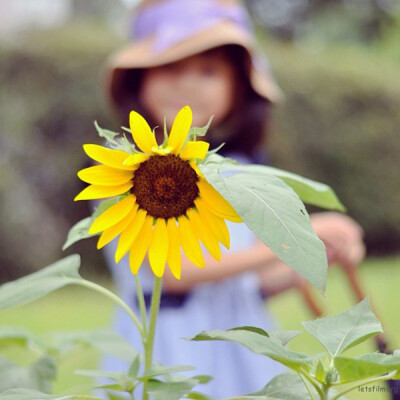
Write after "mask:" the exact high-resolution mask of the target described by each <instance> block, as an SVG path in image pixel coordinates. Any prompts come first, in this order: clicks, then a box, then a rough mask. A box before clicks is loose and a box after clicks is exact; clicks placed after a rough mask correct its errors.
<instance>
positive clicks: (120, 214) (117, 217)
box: [89, 194, 136, 235]
mask: <svg viewBox="0 0 400 400" xmlns="http://www.w3.org/2000/svg"><path fill="white" fill-rule="evenodd" d="M135 201H136V198H135V196H134V195H132V194H131V195H129V196H128V197H126V198H125V199H123V200H121V201H119V202H118V203H117V204H114V205H113V206H112V207H110V208H108V209H107V210H106V211H104V212H103V213H102V214H101V215H99V216H98V217H97V218H96V219H95V221H94V222H93V223H92V225H91V227H90V228H89V233H90V234H91V235H92V234H95V233H99V232H102V231H104V230H106V229H107V228H110V227H111V226H113V225H115V224H117V223H118V222H119V221H122V220H123V219H124V218H125V217H126V216H127V215H128V214H129V212H130V211H131V210H132V208H133V206H134V205H135Z"/></svg>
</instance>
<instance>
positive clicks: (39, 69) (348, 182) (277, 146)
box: [0, 23, 400, 279]
mask: <svg viewBox="0 0 400 400" xmlns="http://www.w3.org/2000/svg"><path fill="white" fill-rule="evenodd" d="M118 42H119V39H118V38H117V37H115V36H113V35H111V34H110V33H109V32H108V31H107V30H106V28H105V27H103V26H101V25H96V24H93V23H92V24H77V23H76V24H73V25H71V26H67V27H65V28H63V29H61V30H57V31H49V32H42V33H41V34H35V35H34V34H32V35H30V38H29V40H26V41H25V42H24V43H23V44H20V45H18V46H14V47H13V48H7V49H6V48H3V49H0V87H1V94H0V104H1V106H0V120H1V121H2V123H1V125H0V163H1V166H2V174H1V176H0V218H1V224H0V236H1V238H2V240H0V265H1V266H2V272H1V275H2V276H0V278H2V279H7V278H11V277H14V276H16V275H20V274H21V273H24V272H27V271H29V270H32V269H35V268H39V267H42V266H43V265H46V264H48V263H50V262H52V261H54V260H55V259H57V258H59V257H60V256H61V250H60V248H61V245H62V242H63V241H64V239H65V236H66V234H67V231H68V229H69V227H70V226H72V224H73V223H75V222H76V221H78V220H79V219H81V218H82V217H84V216H85V215H87V213H88V210H87V205H86V204H83V203H74V202H73V198H74V196H75V195H76V193H78V192H79V190H80V189H81V188H82V187H83V186H81V184H80V183H79V181H78V179H77V178H76V172H77V171H78V170H79V169H80V168H82V166H83V165H84V164H85V163H86V162H87V160H86V157H85V155H84V153H83V151H82V150H81V145H82V144H83V143H87V142H93V141H97V140H98V139H97V136H96V134H95V131H94V128H93V121H94V120H97V121H98V122H99V123H100V125H102V126H105V127H108V128H110V129H118V125H117V123H116V121H115V120H113V119H112V118H111V115H110V113H109V111H108V107H107V105H106V104H105V103H104V98H103V93H102V87H101V74H102V66H103V65H104V60H105V58H106V56H107V55H108V54H109V52H110V51H112V50H113V49H115V47H116V46H117V44H118ZM267 50H268V54H269V56H270V59H271V61H272V64H273V68H274V70H275V72H276V74H277V76H278V79H279V82H280V83H281V86H282V88H283V89H284V91H285V92H286V101H285V102H284V103H283V104H282V105H281V106H279V107H277V108H276V110H275V114H274V117H275V118H274V123H273V129H272V132H271V137H270V144H269V145H270V149H271V153H272V160H273V162H274V163H275V164H276V165H277V166H279V167H283V168H286V169H289V170H291V171H295V172H298V173H301V174H304V175H306V176H309V177H311V178H315V179H319V180H321V181H324V182H327V183H329V184H331V185H332V186H333V187H334V188H335V189H336V190H337V192H338V194H339V195H340V197H341V198H342V200H343V201H344V203H345V204H346V205H347V207H348V209H349V212H350V214H351V215H353V216H354V217H355V218H357V219H358V220H359V221H360V222H361V224H362V225H363V226H364V228H365V230H366V235H367V241H368V243H369V244H370V246H371V249H372V250H376V251H378V250H382V251H390V250H395V249H396V246H397V248H398V246H399V244H400V214H399V208H400V207H399V205H400V204H399V201H400V200H399V199H400V196H399V194H400V190H399V189H400V187H399V186H400V180H399V179H398V172H399V170H400V168H399V167H400V165H399V156H400V140H399V137H400V133H399V127H400V113H399V110H400V82H399V79H398V73H397V71H396V72H394V71H393V70H392V69H391V68H390V67H388V66H386V64H385V63H384V62H383V61H381V62H380V65H379V66H377V65H376V62H375V60H374V58H373V57H372V56H368V55H362V54H361V55H360V54H353V53H348V52H345V51H341V52H336V53H335V52H334V51H330V52H327V53H326V54H323V56H320V55H318V57H317V55H314V56H313V55H309V54H305V53H302V52H300V51H299V50H295V49H293V48H292V47H291V46H285V45H282V44H280V45H271V44H270V45H269V46H268V49H267ZM73 251H80V252H81V253H83V256H84V265H87V264H89V265H91V266H92V267H93V268H94V266H96V265H98V263H101V257H100V256H99V254H98V252H97V251H96V250H95V246H94V243H93V242H90V243H87V244H85V243H82V244H79V245H77V246H76V247H75V248H74V249H73ZM103 267H104V266H102V268H103Z"/></svg>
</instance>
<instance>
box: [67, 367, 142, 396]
mask: <svg viewBox="0 0 400 400" xmlns="http://www.w3.org/2000/svg"><path fill="white" fill-rule="evenodd" d="M75 374H76V375H82V376H88V377H91V378H107V379H110V380H111V381H113V382H115V383H117V384H118V385H119V386H120V387H121V388H122V389H123V391H125V392H130V391H131V390H133V389H134V387H135V383H136V379H134V378H131V377H130V376H129V375H128V374H127V373H126V372H110V371H101V370H77V371H75ZM103 386H104V385H103ZM117 390H118V389H117Z"/></svg>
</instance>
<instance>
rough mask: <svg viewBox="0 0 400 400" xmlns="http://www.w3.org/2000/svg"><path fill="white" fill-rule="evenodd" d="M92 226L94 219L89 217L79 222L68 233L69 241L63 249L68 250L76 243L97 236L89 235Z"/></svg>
mask: <svg viewBox="0 0 400 400" xmlns="http://www.w3.org/2000/svg"><path fill="white" fill-rule="evenodd" d="M90 225H92V218H91V217H87V218H84V219H82V220H80V221H79V222H77V223H76V224H75V225H74V226H73V227H72V228H71V229H70V230H69V232H68V236H67V240H66V241H65V243H64V244H63V247H62V249H63V250H66V249H68V247H70V246H72V245H73V244H74V243H76V242H79V241H80V240H83V239H88V238H90V237H93V236H96V235H90V234H89V228H90Z"/></svg>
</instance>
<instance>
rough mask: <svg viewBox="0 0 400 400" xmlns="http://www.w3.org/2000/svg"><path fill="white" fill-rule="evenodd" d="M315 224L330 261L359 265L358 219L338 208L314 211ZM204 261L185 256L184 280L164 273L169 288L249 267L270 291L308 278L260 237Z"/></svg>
mask: <svg viewBox="0 0 400 400" xmlns="http://www.w3.org/2000/svg"><path fill="white" fill-rule="evenodd" d="M311 224H312V226H313V228H314V231H315V233H316V234H317V235H318V237H319V238H320V239H321V240H322V241H323V242H324V243H325V246H326V249H327V255H328V261H329V263H330V264H334V263H338V264H341V265H344V266H346V265H350V266H357V265H358V264H359V263H360V262H361V261H362V260H363V258H364V256H365V247H364V243H363V239H362V236H363V232H362V229H361V228H360V226H359V225H358V224H357V223H356V222H355V221H354V220H352V219H351V218H349V217H348V216H346V215H343V214H339V213H336V212H321V213H315V214H313V215H311ZM204 261H205V264H206V268H204V269H203V268H198V267H196V266H194V265H193V264H192V263H191V262H190V261H189V260H188V259H187V258H186V257H184V256H182V278H181V280H179V281H178V280H177V279H175V278H174V277H173V275H172V274H171V272H170V271H169V269H168V268H167V269H166V272H165V275H164V284H165V288H166V289H167V290H168V291H169V292H174V293H182V292H187V291H189V290H190V289H191V288H192V287H193V286H195V285H196V284H198V283H202V282H211V281H218V280H221V279H224V278H228V277H231V276H234V275H237V274H240V273H242V272H245V271H248V270H256V271H257V272H258V275H259V278H260V287H261V288H262V290H265V291H266V292H267V293H268V295H273V294H277V293H279V292H281V291H284V290H286V289H290V288H291V287H293V286H295V285H301V284H304V278H302V277H301V276H300V275H299V274H298V273H297V272H295V271H293V270H292V269H291V268H289V267H288V266H287V265H286V264H285V263H283V262H282V261H280V260H279V259H278V257H277V256H276V255H275V254H274V253H273V252H272V251H271V250H270V249H269V248H268V247H267V246H265V245H264V244H263V243H262V242H261V241H259V240H258V241H257V242H256V243H255V244H254V245H252V246H250V247H248V248H246V249H245V250H238V251H230V252H227V253H223V254H222V257H221V261H216V260H214V258H212V257H211V256H209V255H206V256H205V257H204Z"/></svg>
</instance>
